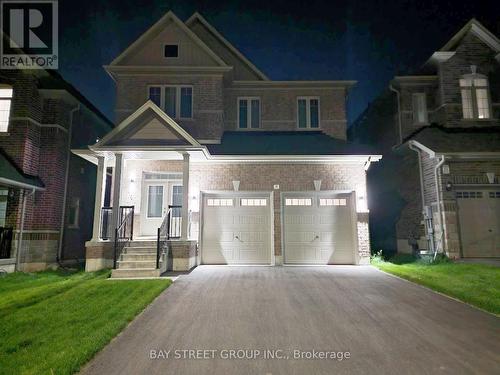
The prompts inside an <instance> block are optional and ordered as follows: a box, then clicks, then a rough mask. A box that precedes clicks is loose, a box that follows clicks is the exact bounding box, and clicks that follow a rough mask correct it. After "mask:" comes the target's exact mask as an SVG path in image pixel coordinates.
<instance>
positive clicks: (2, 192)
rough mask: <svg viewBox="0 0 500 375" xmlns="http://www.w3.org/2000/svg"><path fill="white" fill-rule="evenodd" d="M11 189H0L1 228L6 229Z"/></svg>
mask: <svg viewBox="0 0 500 375" xmlns="http://www.w3.org/2000/svg"><path fill="white" fill-rule="evenodd" d="M8 196H9V189H0V227H5V218H6V217H7V197H8Z"/></svg>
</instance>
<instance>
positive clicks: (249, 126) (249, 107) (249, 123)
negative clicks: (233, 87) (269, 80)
mask: <svg viewBox="0 0 500 375" xmlns="http://www.w3.org/2000/svg"><path fill="white" fill-rule="evenodd" d="M240 100H246V102H247V127H246V128H241V127H240ZM252 100H257V101H258V102H259V126H258V127H257V128H252V105H251V103H252ZM249 104H250V105H249ZM236 129H238V130H243V131H246V130H261V129H262V101H261V99H260V96H238V97H237V98H236Z"/></svg>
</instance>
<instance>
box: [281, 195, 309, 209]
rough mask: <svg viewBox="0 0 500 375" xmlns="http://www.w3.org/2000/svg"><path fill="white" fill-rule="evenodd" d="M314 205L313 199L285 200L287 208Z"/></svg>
mask: <svg viewBox="0 0 500 375" xmlns="http://www.w3.org/2000/svg"><path fill="white" fill-rule="evenodd" d="M312 205H313V198H311V197H290V198H285V206H305V207H311V206H312Z"/></svg>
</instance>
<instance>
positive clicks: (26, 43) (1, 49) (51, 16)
mask: <svg viewBox="0 0 500 375" xmlns="http://www.w3.org/2000/svg"><path fill="white" fill-rule="evenodd" d="M1 13H2V14H1V17H0V23H1V25H0V28H1V29H2V33H3V37H2V38H1V42H0V68H2V69H57V68H58V38H57V37H58V24H57V21H58V19H57V1H56V0H40V1H20V0H1Z"/></svg>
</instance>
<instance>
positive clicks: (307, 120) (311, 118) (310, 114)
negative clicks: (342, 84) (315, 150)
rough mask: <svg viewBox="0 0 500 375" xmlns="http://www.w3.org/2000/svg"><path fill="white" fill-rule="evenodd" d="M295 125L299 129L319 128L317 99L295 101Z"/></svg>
mask: <svg viewBox="0 0 500 375" xmlns="http://www.w3.org/2000/svg"><path fill="white" fill-rule="evenodd" d="M297 125H298V127H299V128H300V129H307V128H311V129H317V128H319V98H310V97H304V98H298V99H297Z"/></svg>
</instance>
